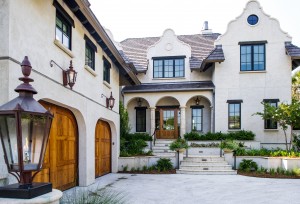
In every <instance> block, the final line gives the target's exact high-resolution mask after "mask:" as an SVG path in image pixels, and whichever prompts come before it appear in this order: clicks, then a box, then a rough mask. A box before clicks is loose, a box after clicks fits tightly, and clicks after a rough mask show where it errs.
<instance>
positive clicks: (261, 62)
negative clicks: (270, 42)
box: [240, 44, 266, 71]
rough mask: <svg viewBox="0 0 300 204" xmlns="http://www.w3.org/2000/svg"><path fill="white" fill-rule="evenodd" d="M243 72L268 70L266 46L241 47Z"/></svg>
mask: <svg viewBox="0 0 300 204" xmlns="http://www.w3.org/2000/svg"><path fill="white" fill-rule="evenodd" d="M240 50H241V56H240V58H241V59H240V62H241V67H240V69H241V71H263V70H265V69H266V60H265V58H266V52H265V44H253V45H250V44H248V45H241V46H240Z"/></svg>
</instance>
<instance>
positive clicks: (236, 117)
mask: <svg viewBox="0 0 300 204" xmlns="http://www.w3.org/2000/svg"><path fill="white" fill-rule="evenodd" d="M227 103H228V129H241V103H242V100H228V101H227Z"/></svg>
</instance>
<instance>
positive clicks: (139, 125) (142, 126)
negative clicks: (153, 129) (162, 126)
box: [136, 109, 146, 132]
mask: <svg viewBox="0 0 300 204" xmlns="http://www.w3.org/2000/svg"><path fill="white" fill-rule="evenodd" d="M136 132H146V109H136Z"/></svg>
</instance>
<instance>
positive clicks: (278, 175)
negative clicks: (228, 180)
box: [238, 170, 300, 179]
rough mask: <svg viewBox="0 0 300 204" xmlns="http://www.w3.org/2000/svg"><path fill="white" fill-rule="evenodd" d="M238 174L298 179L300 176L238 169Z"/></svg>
mask: <svg viewBox="0 0 300 204" xmlns="http://www.w3.org/2000/svg"><path fill="white" fill-rule="evenodd" d="M238 174H239V175H243V176H251V177H260V178H276V179H300V176H293V175H292V176H289V175H284V174H276V173H275V174H269V173H260V172H245V171H239V170H238Z"/></svg>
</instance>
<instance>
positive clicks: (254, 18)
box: [247, 14, 258, 25]
mask: <svg viewBox="0 0 300 204" xmlns="http://www.w3.org/2000/svg"><path fill="white" fill-rule="evenodd" d="M247 21H248V23H249V24H250V25H255V24H257V22H258V17H257V15H254V14H252V15H250V16H248V18H247Z"/></svg>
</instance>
